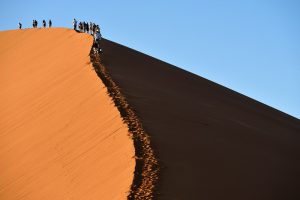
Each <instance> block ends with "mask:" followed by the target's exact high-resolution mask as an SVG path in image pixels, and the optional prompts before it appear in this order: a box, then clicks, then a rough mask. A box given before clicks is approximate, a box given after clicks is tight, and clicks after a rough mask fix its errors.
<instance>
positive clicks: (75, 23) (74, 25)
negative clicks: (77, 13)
mask: <svg viewBox="0 0 300 200" xmlns="http://www.w3.org/2000/svg"><path fill="white" fill-rule="evenodd" d="M73 27H74V30H75V31H76V30H77V21H76V19H75V18H74V19H73Z"/></svg>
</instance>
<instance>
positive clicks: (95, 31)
mask: <svg viewBox="0 0 300 200" xmlns="http://www.w3.org/2000/svg"><path fill="white" fill-rule="evenodd" d="M77 25H78V29H79V30H77ZM73 29H74V30H75V31H79V32H82V33H89V34H91V35H92V36H93V37H94V43H93V48H94V50H95V51H96V52H98V53H101V52H102V49H101V48H100V40H101V39H102V37H101V33H100V27H99V25H98V24H95V23H92V22H90V23H88V22H85V21H83V22H81V21H80V22H78V21H77V20H76V19H75V18H74V19H73Z"/></svg>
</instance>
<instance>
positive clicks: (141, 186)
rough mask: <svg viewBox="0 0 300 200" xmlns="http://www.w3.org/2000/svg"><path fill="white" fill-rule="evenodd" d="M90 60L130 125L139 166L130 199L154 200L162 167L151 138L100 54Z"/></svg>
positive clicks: (92, 55)
mask: <svg viewBox="0 0 300 200" xmlns="http://www.w3.org/2000/svg"><path fill="white" fill-rule="evenodd" d="M90 58H91V62H92V65H93V67H94V69H95V71H96V73H97V75H98V77H99V78H100V79H101V80H102V82H103V83H104V85H105V86H106V87H107V90H108V94H109V96H110V97H111V98H112V99H113V101H114V103H115V105H116V107H117V108H118V110H119V112H120V114H121V117H122V118H123V120H124V122H125V123H126V124H127V125H128V129H129V133H130V134H131V135H130V136H131V138H132V139H133V142H134V147H135V161H136V166H135V171H134V178H133V182H132V185H131V189H130V192H129V195H128V197H127V199H129V200H133V199H153V198H154V196H155V189H156V184H157V181H158V177H159V176H158V175H159V163H158V160H157V158H156V157H155V154H154V150H153V149H152V147H151V141H150V136H149V135H148V134H147V133H146V132H145V130H144V128H143V126H142V123H141V122H140V120H139V118H138V117H137V115H136V114H135V112H134V110H133V108H132V107H131V106H130V105H129V104H128V101H127V100H126V98H125V96H124V95H123V94H122V92H121V89H120V88H119V87H118V86H117V84H116V83H115V82H114V81H113V79H112V78H111V76H110V74H109V72H108V71H107V69H106V67H105V66H104V64H103V63H102V62H101V58H100V56H99V54H97V53H95V52H94V51H93V49H91V52H90Z"/></svg>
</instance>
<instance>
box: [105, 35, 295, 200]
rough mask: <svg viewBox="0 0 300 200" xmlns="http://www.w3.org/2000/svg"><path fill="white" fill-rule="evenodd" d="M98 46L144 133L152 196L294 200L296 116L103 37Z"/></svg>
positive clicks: (196, 199) (183, 198) (190, 199)
mask: <svg viewBox="0 0 300 200" xmlns="http://www.w3.org/2000/svg"><path fill="white" fill-rule="evenodd" d="M103 49H104V55H103V63H104V64H105V65H106V67H107V70H108V71H109V72H110V74H111V77H112V78H113V79H114V81H115V82H116V84H117V85H119V87H120V88H121V89H122V91H123V93H124V94H125V95H126V97H127V100H128V102H129V104H131V106H132V107H133V108H134V109H135V111H136V113H137V115H138V116H139V117H140V118H141V122H142V123H143V125H144V128H145V130H146V131H147V133H148V134H149V135H150V136H151V142H152V145H153V147H154V151H155V152H156V154H157V156H158V159H159V162H160V165H161V172H160V174H161V175H160V178H159V185H158V195H157V198H156V199H171V200H178V199H181V200H187V199H188V200H194V199H195V200H220V199H228V200H241V199H243V200H254V199H255V200H259V199H261V200H266V199H270V200H271V199H272V200H274V199H289V200H291V199H300V187H299V186H300V185H299V179H300V121H299V120H298V119H296V118H293V117H291V116H289V115H287V114H284V113H282V112H280V111H277V110H275V109H273V108H270V107H268V106H266V105H264V104H261V103H259V102H257V101H255V100H252V99H250V98H248V97H245V96H243V95H241V94H238V93H236V92H234V91H232V90H229V89H227V88H225V87H222V86H220V85H217V84H215V83H213V82H211V81H208V80H206V79H204V78H201V77H199V76H196V75H194V74H191V73H189V72H186V71H184V70H182V69H179V68H177V67H175V66H171V65H169V64H167V63H164V62H161V61H159V60H156V59H154V58H152V57H149V56H146V55H144V54H141V53H139V52H136V51H134V50H131V49H129V48H126V47H124V46H121V45H118V44H116V43H113V42H110V41H108V40H105V41H103ZM185 52H188V49H186V50H185ZM216 59H217V58H216ZM295 92H298V91H295Z"/></svg>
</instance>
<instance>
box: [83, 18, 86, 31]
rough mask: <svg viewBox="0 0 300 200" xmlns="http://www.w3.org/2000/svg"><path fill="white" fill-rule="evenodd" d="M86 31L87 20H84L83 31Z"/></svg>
mask: <svg viewBox="0 0 300 200" xmlns="http://www.w3.org/2000/svg"><path fill="white" fill-rule="evenodd" d="M85 31H86V23H85V21H83V32H84V33H85Z"/></svg>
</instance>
